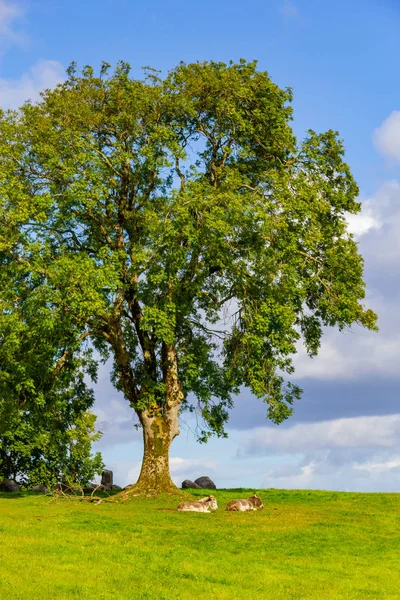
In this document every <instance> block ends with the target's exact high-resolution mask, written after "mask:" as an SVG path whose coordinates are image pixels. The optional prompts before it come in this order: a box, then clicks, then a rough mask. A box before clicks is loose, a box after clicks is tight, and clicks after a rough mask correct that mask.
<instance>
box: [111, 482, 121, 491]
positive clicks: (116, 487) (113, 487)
mask: <svg viewBox="0 0 400 600" xmlns="http://www.w3.org/2000/svg"><path fill="white" fill-rule="evenodd" d="M111 489H112V490H122V487H121V486H120V485H116V484H115V483H114V485H113V486H112V488H111Z"/></svg>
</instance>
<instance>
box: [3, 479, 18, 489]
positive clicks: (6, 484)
mask: <svg viewBox="0 0 400 600" xmlns="http://www.w3.org/2000/svg"><path fill="white" fill-rule="evenodd" d="M20 491H21V488H20V487H19V485H18V483H15V481H14V479H4V481H0V492H20Z"/></svg>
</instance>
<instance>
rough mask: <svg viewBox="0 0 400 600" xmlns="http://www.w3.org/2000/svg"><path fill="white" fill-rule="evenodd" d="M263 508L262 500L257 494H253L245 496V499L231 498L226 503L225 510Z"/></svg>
mask: <svg viewBox="0 0 400 600" xmlns="http://www.w3.org/2000/svg"><path fill="white" fill-rule="evenodd" d="M258 508H259V509H260V510H261V509H262V508H264V504H263V503H262V500H261V498H260V497H259V496H257V494H255V493H254V494H253V495H252V497H251V498H247V500H231V501H230V502H228V504H227V505H226V510H232V511H233V510H236V511H244V510H257V509H258Z"/></svg>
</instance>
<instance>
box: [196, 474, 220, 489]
mask: <svg viewBox="0 0 400 600" xmlns="http://www.w3.org/2000/svg"><path fill="white" fill-rule="evenodd" d="M194 482H195V483H197V485H198V486H199V487H201V488H204V489H206V490H216V489H217V486H216V485H215V483H214V482H213V481H212V480H211V479H210V478H209V477H206V476H203V477H198V478H197V479H195V481H194Z"/></svg>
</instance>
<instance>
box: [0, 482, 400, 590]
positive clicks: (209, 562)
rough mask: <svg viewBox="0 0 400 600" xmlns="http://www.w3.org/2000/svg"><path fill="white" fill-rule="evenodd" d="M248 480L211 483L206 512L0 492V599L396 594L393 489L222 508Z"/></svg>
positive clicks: (398, 501) (266, 494) (399, 566)
mask: <svg viewBox="0 0 400 600" xmlns="http://www.w3.org/2000/svg"><path fill="white" fill-rule="evenodd" d="M253 491H254V490H218V491H217V492H214V495H215V496H216V497H217V500H218V504H219V506H220V508H219V510H218V511H217V512H216V513H214V514H197V513H179V512H177V511H176V510H175V507H176V506H177V504H178V501H177V500H176V499H171V498H170V497H167V498H155V499H133V500H131V501H129V502H127V503H125V504H113V503H103V504H101V505H99V506H96V505H94V504H89V503H86V502H81V501H79V500H73V501H61V502H54V501H51V500H49V498H48V497H43V496H39V495H33V494H28V493H27V494H5V493H3V494H0V598H13V600H14V599H24V600H25V599H28V598H29V599H30V598H33V597H35V598H39V599H40V600H47V599H50V598H52V599H53V598H57V599H59V598H60V599H62V598H79V599H82V600H86V599H91V598H93V599H94V598H95V599H98V600H106V599H107V600H108V599H117V600H125V599H126V600H133V599H145V598H146V599H151V600H164V599H165V600H173V599H186V598H188V599H194V598H201V599H211V598H212V599H214V598H216V599H227V600H235V599H240V600H242V599H243V600H244V599H246V600H247V599H250V598H251V599H254V600H255V599H261V600H264V599H273V600H280V599H282V600H291V599H293V600H303V599H309V598H313V599H314V598H315V599H318V600H325V599H331V598H334V599H340V598H343V599H345V600H353V599H354V600H355V599H363V600H365V599H371V600H379V599H380V598H393V599H394V598H396V599H400V561H399V553H400V535H399V533H400V495H397V494H355V493H336V492H316V491H313V492H311V491H283V490H264V491H259V490H257V491H258V492H259V493H260V496H261V497H262V499H263V501H264V506H265V508H264V510H262V511H259V512H249V513H229V512H226V511H225V510H224V508H225V504H226V502H228V501H229V500H232V499H233V498H237V497H248V496H250V495H251V494H252V492H253ZM204 495H205V494H204V490H196V491H194V496H197V497H201V496H204Z"/></svg>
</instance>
